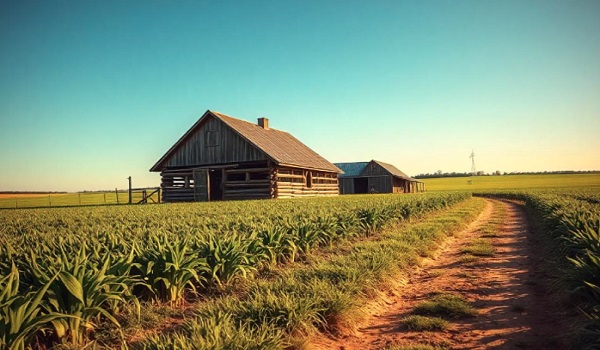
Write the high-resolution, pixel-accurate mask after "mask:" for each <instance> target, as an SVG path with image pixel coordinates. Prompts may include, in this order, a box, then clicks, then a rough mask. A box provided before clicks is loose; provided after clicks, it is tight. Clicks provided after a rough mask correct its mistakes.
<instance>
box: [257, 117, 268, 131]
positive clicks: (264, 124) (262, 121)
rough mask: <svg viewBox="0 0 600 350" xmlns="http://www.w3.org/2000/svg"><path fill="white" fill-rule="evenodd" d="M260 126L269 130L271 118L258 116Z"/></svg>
mask: <svg viewBox="0 0 600 350" xmlns="http://www.w3.org/2000/svg"><path fill="white" fill-rule="evenodd" d="M258 126H260V127H261V128H263V129H265V130H269V119H267V118H258Z"/></svg>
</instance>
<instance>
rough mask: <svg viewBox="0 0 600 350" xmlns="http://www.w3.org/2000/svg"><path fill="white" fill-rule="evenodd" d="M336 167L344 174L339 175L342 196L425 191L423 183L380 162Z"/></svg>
mask: <svg viewBox="0 0 600 350" xmlns="http://www.w3.org/2000/svg"><path fill="white" fill-rule="evenodd" d="M335 165H336V166H337V167H338V168H340V169H341V170H342V171H343V172H344V173H343V174H340V175H338V181H339V186H340V194H352V193H415V192H423V191H425V184H424V183H423V182H422V181H419V180H416V179H413V178H411V177H410V176H408V175H406V174H405V173H403V172H402V171H400V170H398V168H396V167H395V166H393V165H391V164H388V163H384V162H380V161H378V160H371V161H370V162H354V163H335Z"/></svg>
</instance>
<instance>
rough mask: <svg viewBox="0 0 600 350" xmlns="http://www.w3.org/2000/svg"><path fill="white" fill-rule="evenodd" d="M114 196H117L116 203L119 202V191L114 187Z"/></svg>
mask: <svg viewBox="0 0 600 350" xmlns="http://www.w3.org/2000/svg"><path fill="white" fill-rule="evenodd" d="M115 196H116V197H117V204H119V191H118V190H117V188H116V187H115Z"/></svg>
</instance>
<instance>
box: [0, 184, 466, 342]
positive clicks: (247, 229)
mask: <svg viewBox="0 0 600 350" xmlns="http://www.w3.org/2000/svg"><path fill="white" fill-rule="evenodd" d="M468 196H469V195H467V194H427V195H417V196H357V197H347V198H343V197H340V198H319V199H312V200H290V201H254V202H227V203H225V202H224V203H211V204H178V205H161V206H146V207H101V208H64V209H63V208H61V209H53V210H52V209H35V210H20V211H19V210H15V211H5V212H2V213H1V216H0V230H1V231H0V348H9V349H23V348H25V347H26V346H27V345H29V344H32V343H37V344H40V343H43V344H46V345H52V344H56V343H69V344H74V345H79V346H80V345H82V344H85V343H87V342H89V340H90V339H92V338H93V337H94V330H95V327H96V326H97V325H98V324H99V323H100V321H101V320H103V321H109V322H112V323H113V324H114V325H115V326H117V327H118V326H119V324H118V321H117V319H116V317H115V316H116V315H117V314H118V313H119V311H120V310H121V309H122V308H123V307H125V305H126V304H127V305H130V304H133V305H137V307H138V308H139V306H140V303H139V301H143V300H155V301H160V302H167V303H169V304H172V305H177V304H179V303H181V302H183V301H184V300H186V298H190V297H191V298H193V297H195V296H196V295H198V293H207V292H211V291H219V290H222V289H223V288H224V287H225V286H227V285H229V284H231V283H232V282H233V281H236V280H237V279H241V278H246V277H248V276H249V275H252V274H253V273H254V272H255V271H256V270H258V269H269V268H270V267H272V266H274V265H277V264H282V263H286V262H290V261H296V260H298V259H303V258H304V257H306V256H308V255H309V254H310V253H311V251H312V249H314V248H315V247H319V246H325V245H333V243H334V242H336V241H338V240H340V239H346V238H351V237H361V236H368V235H371V234H373V233H374V232H376V231H377V230H379V229H380V228H381V227H382V226H384V225H386V224H388V223H390V222H391V221H394V220H410V219H412V218H414V217H418V216H421V215H423V214H426V213H428V212H431V211H435V210H439V209H442V208H445V207H447V206H448V205H450V204H453V203H455V202H458V201H460V200H463V199H465V198H467V197H468Z"/></svg>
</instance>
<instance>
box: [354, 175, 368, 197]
mask: <svg viewBox="0 0 600 350" xmlns="http://www.w3.org/2000/svg"><path fill="white" fill-rule="evenodd" d="M354 193H369V178H368V177H356V178H354Z"/></svg>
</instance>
